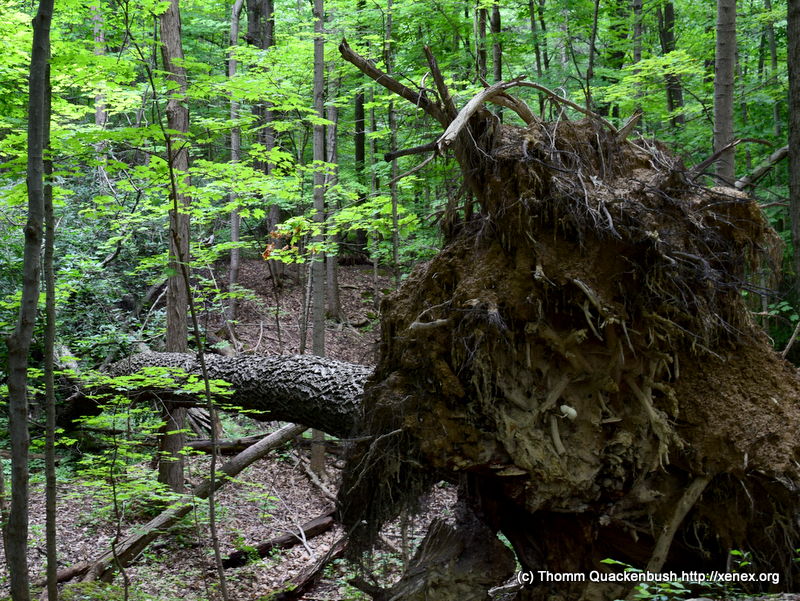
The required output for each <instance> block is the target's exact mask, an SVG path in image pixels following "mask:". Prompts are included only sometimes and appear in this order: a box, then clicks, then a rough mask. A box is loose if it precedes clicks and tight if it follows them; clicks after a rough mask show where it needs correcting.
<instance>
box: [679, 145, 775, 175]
mask: <svg viewBox="0 0 800 601" xmlns="http://www.w3.org/2000/svg"><path fill="white" fill-rule="evenodd" d="M742 142H756V143H758V144H769V142H767V141H766V140H760V139H758V138H739V139H737V140H734V141H733V142H731V143H730V144H726V145H725V146H723V147H722V148H720V149H719V150H718V151H716V152H715V153H714V154H712V155H711V156H710V157H708V158H707V159H704V160H702V161H700V162H699V163H697V165H695V166H694V167H692V168H691V169H690V170H689V174H688V175H689V179H692V180H694V179H697V177H699V176H700V175H702V173H703V171H705V169H706V167H708V166H709V165H713V164H714V163H716V162H717V161H718V160H719V159H720V157H721V156H722V155H723V154H725V153H726V152H727V151H729V150H730V149H731V148H735V147H736V146H738V145H739V144H741V143H742Z"/></svg>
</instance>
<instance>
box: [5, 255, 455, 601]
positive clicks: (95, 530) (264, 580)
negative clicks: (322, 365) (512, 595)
mask: <svg viewBox="0 0 800 601" xmlns="http://www.w3.org/2000/svg"><path fill="white" fill-rule="evenodd" d="M217 276H218V277H219V276H220V274H217ZM284 282H285V283H284V285H283V286H281V287H280V288H279V289H278V290H275V288H274V287H273V286H272V279H271V277H270V272H269V269H268V266H267V264H266V262H264V261H262V260H260V259H258V260H247V261H244V262H243V265H242V269H241V283H242V286H243V287H245V288H248V289H250V290H252V291H253V293H254V296H253V297H252V298H250V299H247V300H244V301H242V302H241V305H240V309H239V310H240V313H239V315H240V319H239V323H238V325H237V328H236V337H237V339H238V341H239V343H240V344H241V346H242V347H243V351H244V352H251V353H252V352H255V353H259V354H269V355H273V354H292V353H297V352H298V350H299V348H300V338H301V327H300V324H299V319H298V316H299V315H301V314H302V307H303V300H302V299H303V293H302V287H301V285H300V283H299V281H298V279H297V278H295V277H292V275H291V274H289V277H287V278H285V280H284ZM339 282H340V289H341V305H342V316H343V318H344V319H343V320H342V321H341V322H338V321H333V320H329V321H328V322H327V332H326V354H327V356H329V357H332V358H336V359H340V360H343V361H349V362H354V363H361V364H366V365H370V364H373V363H374V361H375V357H376V351H377V343H378V338H379V321H378V316H377V312H376V309H375V303H374V302H373V298H374V296H373V295H374V283H375V282H374V281H373V274H372V270H371V268H370V267H368V266H352V267H342V268H341V270H340V274H339ZM378 286H379V290H380V292H379V293H381V294H383V293H385V292H388V291H389V290H390V289H391V287H392V283H391V279H390V278H388V277H386V276H385V275H381V276H380V277H379V279H378ZM276 314H277V319H276ZM205 320H206V323H205V325H206V327H207V328H208V329H209V330H212V331H214V330H220V329H221V325H222V324H221V322H220V321H219V317H218V316H215V315H213V314H208V315H206V316H205ZM223 335H224V334H223ZM310 344H311V333H310V331H309V335H308V346H309V347H310ZM278 425H279V424H277V423H269V424H264V423H259V422H255V421H254V420H251V419H249V418H246V417H242V416H228V417H226V418H225V420H224V426H225V427H226V431H225V433H224V434H223V438H236V437H241V436H246V435H251V434H254V433H257V432H267V431H271V430H275V429H277V427H278ZM306 435H308V433H306ZM307 455H308V447H307V445H298V444H292V445H291V446H288V447H285V448H284V449H282V450H279V451H277V452H273V453H272V454H270V455H269V456H268V457H266V458H264V459H262V460H260V461H258V462H256V463H255V464H254V465H252V466H250V467H249V468H248V469H247V470H245V471H244V472H243V473H242V474H240V476H239V477H238V478H237V480H236V481H235V482H232V483H230V484H228V485H227V486H225V487H224V488H222V489H221V490H220V492H219V493H218V494H217V501H218V510H217V522H218V527H219V533H220V539H221V540H220V546H221V550H222V555H223V557H226V556H227V555H228V554H230V553H232V552H234V551H237V550H242V549H249V548H250V547H254V546H256V545H258V544H259V543H262V542H265V541H267V540H270V539H272V538H274V537H277V536H280V535H284V534H286V533H297V532H298V531H299V526H300V525H301V524H303V523H305V522H307V521H309V520H312V519H314V518H316V517H319V516H321V515H323V514H325V513H326V512H328V511H329V510H330V509H331V508H332V507H333V503H332V500H331V499H330V498H329V496H328V495H327V494H326V492H325V491H324V490H323V489H322V488H320V487H319V486H318V485H316V484H314V483H313V482H312V481H311V479H310V478H309V476H308V475H307V471H308V470H307V467H306V463H307V461H306V456H307ZM224 460H225V458H223V459H222V461H224ZM327 461H328V465H327V478H326V479H325V482H323V484H327V490H328V491H333V492H334V493H335V491H336V486H337V480H338V472H339V469H340V467H341V464H340V462H341V459H340V458H338V457H337V456H336V454H333V453H330V454H328V459H327ZM208 464H209V458H208V457H207V456H194V457H190V458H189V461H188V465H187V479H188V480H189V481H190V482H191V483H192V484H194V483H197V482H199V481H200V480H201V479H202V478H203V477H204V476H205V475H206V474H207V471H208ZM68 466H69V462H68V461H65V462H63V463H62V466H61V468H60V470H61V474H62V477H60V478H59V495H58V496H59V501H58V526H57V528H58V534H57V540H58V553H59V568H65V567H68V566H72V565H75V564H78V563H80V562H83V561H89V560H92V559H93V558H95V557H98V556H99V555H101V554H102V553H104V552H106V551H107V550H108V549H109V548H110V545H111V543H112V541H113V540H114V538H115V536H118V537H124V536H125V535H126V534H127V533H130V532H132V531H134V530H135V529H136V528H137V527H139V526H141V525H143V524H145V523H146V522H147V521H148V520H149V519H150V518H151V517H153V515H154V514H153V513H152V512H150V513H147V512H143V511H142V508H141V507H138V506H137V503H135V502H132V503H129V504H125V505H124V506H123V507H124V513H123V515H122V516H121V522H120V524H119V530H117V525H116V521H115V518H114V514H113V512H112V510H111V508H110V506H109V503H108V500H107V497H106V498H105V499H104V498H103V495H102V494H99V489H98V487H97V483H96V482H95V483H90V482H87V481H86V479H85V478H83V477H81V476H80V475H75V474H74V473H72V474H71V473H70V468H69V467H68ZM142 467H143V468H145V469H149V467H148V466H146V465H145V466H142ZM42 478H43V474H42V473H41V472H34V473H33V484H32V491H31V506H30V515H31V521H30V529H31V530H30V540H31V544H30V555H29V560H30V564H31V572H32V577H33V580H34V581H40V580H41V579H42V578H43V574H44V572H43V570H44V558H45V541H44V536H45V535H44V515H45V509H44V490H43V485H42V484H41V479H42ZM454 500H455V493H454V491H453V490H452V489H451V488H449V487H441V488H437V489H436V490H435V491H434V492H433V493H432V494H431V498H430V499H428V500H427V501H426V502H425V503H424V507H425V511H424V513H423V514H421V515H420V516H417V517H414V518H409V519H408V520H405V521H404V522H403V523H400V522H399V521H398V522H397V523H394V524H392V525H390V526H389V527H388V528H387V529H386V531H385V532H384V534H383V536H382V541H383V544H384V547H385V548H384V549H381V551H380V553H379V557H380V558H381V559H380V560H379V561H378V562H376V563H375V564H374V565H373V566H372V569H373V571H374V573H376V574H382V575H383V577H384V578H389V579H391V577H392V576H393V575H395V576H396V575H398V574H399V570H400V568H401V567H402V564H403V561H404V557H405V559H407V558H408V557H409V554H410V553H413V548H414V545H415V543H418V542H419V540H420V539H421V537H422V536H423V535H424V533H425V531H426V529H427V525H428V524H429V522H430V520H431V519H432V518H433V517H437V516H443V515H447V514H448V513H449V512H450V511H451V509H450V507H451V505H452V504H453V502H454ZM207 517H208V509H207V504H205V503H204V502H201V503H200V504H198V507H197V510H196V511H195V512H194V515H193V516H190V518H187V519H185V520H184V521H183V522H182V523H181V524H180V525H179V526H176V527H175V528H173V529H172V530H170V532H169V533H167V534H166V535H164V536H162V537H161V538H160V539H158V540H157V541H156V542H155V543H153V544H151V546H150V547H149V548H148V549H147V550H146V551H145V552H144V553H143V554H142V555H141V556H140V557H139V558H138V559H137V560H136V561H135V562H134V564H133V565H131V566H130V567H129V568H128V569H127V570H126V576H127V578H128V579H129V581H130V587H131V600H132V601H134V600H136V599H140V600H153V601H168V600H169V601H172V600H177V599H185V600H188V601H193V600H198V601H199V600H201V599H203V600H209V599H219V598H220V595H219V594H218V592H217V585H216V573H215V571H214V563H213V554H212V551H211V549H212V547H211V543H210V540H211V538H210V533H209V529H208V519H207ZM341 537H342V531H341V529H340V528H339V527H334V528H333V529H331V530H329V531H328V532H326V533H324V534H322V535H319V536H317V537H314V538H310V539H308V540H307V541H299V544H297V545H296V546H294V547H293V548H290V549H286V550H282V551H276V552H275V553H273V554H272V555H270V556H269V557H267V558H264V559H261V560H260V561H255V562H252V563H249V564H247V565H246V566H243V567H240V568H231V569H227V570H226V577H227V579H228V588H229V591H230V598H231V600H232V601H256V600H258V599H265V598H269V596H270V594H272V593H276V592H279V591H282V590H284V589H285V588H286V583H287V582H289V581H290V580H291V579H292V578H294V577H295V576H296V575H298V574H299V573H301V572H302V571H303V570H304V569H307V568H309V567H310V566H312V565H313V564H314V563H315V562H316V561H317V560H319V559H320V558H321V557H322V556H324V555H325V554H326V553H327V552H328V550H329V549H330V548H331V547H332V546H333V544H334V543H335V542H336V541H337V540H338V539H339V538H341ZM404 549H405V550H404ZM3 565H5V557H4V556H3V553H2V548H0V566H3ZM354 575H355V574H354V573H353V572H352V569H351V568H348V567H347V566H346V564H344V562H343V561H341V560H336V561H334V562H333V563H332V564H331V565H330V566H329V567H328V568H327V570H326V572H325V577H324V578H323V579H322V580H321V582H320V583H319V584H318V585H317V586H316V587H315V588H314V590H313V591H312V592H310V593H308V594H307V595H306V596H303V597H301V599H305V600H308V601H311V600H327V601H339V600H345V599H366V598H368V597H367V596H366V595H364V594H363V593H361V592H359V591H358V590H357V589H355V588H353V587H352V586H350V585H349V584H348V583H347V580H348V579H349V578H351V577H352V576H354ZM115 582H116V583H117V584H121V583H122V578H120V577H117V578H116V580H115ZM384 583H386V580H384ZM7 594H8V580H7V574H6V573H5V570H0V597H3V596H4V595H7ZM109 595H110V593H109ZM82 598H83V597H82ZM92 598H95V597H92Z"/></svg>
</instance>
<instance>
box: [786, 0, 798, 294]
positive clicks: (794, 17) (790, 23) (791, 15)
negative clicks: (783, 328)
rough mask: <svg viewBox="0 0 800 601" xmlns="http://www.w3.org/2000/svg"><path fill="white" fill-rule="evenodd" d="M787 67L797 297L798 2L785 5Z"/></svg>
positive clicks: (793, 241) (790, 197)
mask: <svg viewBox="0 0 800 601" xmlns="http://www.w3.org/2000/svg"><path fill="white" fill-rule="evenodd" d="M787 19H788V20H787V27H786V31H787V34H788V48H787V62H788V66H789V213H790V215H791V220H792V248H793V258H794V277H795V294H797V295H800V0H788V3H787Z"/></svg>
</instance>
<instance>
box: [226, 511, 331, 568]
mask: <svg viewBox="0 0 800 601" xmlns="http://www.w3.org/2000/svg"><path fill="white" fill-rule="evenodd" d="M333 524H334V519H333V510H331V511H329V512H327V513H325V514H323V515H321V516H319V517H316V518H314V519H313V520H309V521H308V522H306V523H305V524H303V525H302V526H300V530H302V534H300V533H299V532H298V533H295V532H289V533H287V534H283V535H281V536H278V537H275V538H272V539H270V540H268V541H267V542H265V543H261V544H259V545H257V546H256V547H255V548H254V549H252V550H246V551H245V550H240V551H234V552H233V553H231V554H230V555H228V557H226V558H225V560H224V561H223V562H222V565H223V566H224V567H225V568H226V569H228V568H238V567H241V566H243V565H246V564H247V563H248V562H249V561H251V560H252V559H253V558H254V556H255V555H258V557H262V558H263V557H266V556H267V555H269V554H270V553H271V552H272V551H273V550H275V549H289V548H291V547H293V546H295V545H296V544H297V543H299V542H300V541H301V540H306V539H309V538H314V537H315V536H318V535H320V534H323V533H324V532H327V531H328V530H330V529H331V528H332V527H333ZM301 536H302V538H301Z"/></svg>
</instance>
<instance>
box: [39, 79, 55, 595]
mask: <svg viewBox="0 0 800 601" xmlns="http://www.w3.org/2000/svg"><path fill="white" fill-rule="evenodd" d="M48 68H49V66H48ZM47 82H48V86H47V95H46V99H45V102H46V103H47V106H46V108H45V113H46V115H47V120H46V121H45V133H44V147H45V151H46V152H48V153H49V151H50V115H51V114H52V110H51V108H52V107H51V101H52V90H51V88H50V85H49V84H50V75H49V73H48V76H47ZM44 176H45V187H44V223H45V244H44V265H43V271H44V285H45V332H44V387H45V405H46V412H47V417H46V426H45V446H44V455H45V547H46V549H47V569H46V572H47V599H48V601H56V600H57V599H58V579H57V573H58V551H57V549H56V448H55V447H56V388H55V354H56V351H55V347H56V279H55V267H54V256H55V239H56V224H55V218H54V216H53V186H52V184H51V180H52V177H53V159H52V157H51V156H49V154H48V156H45V158H44Z"/></svg>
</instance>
